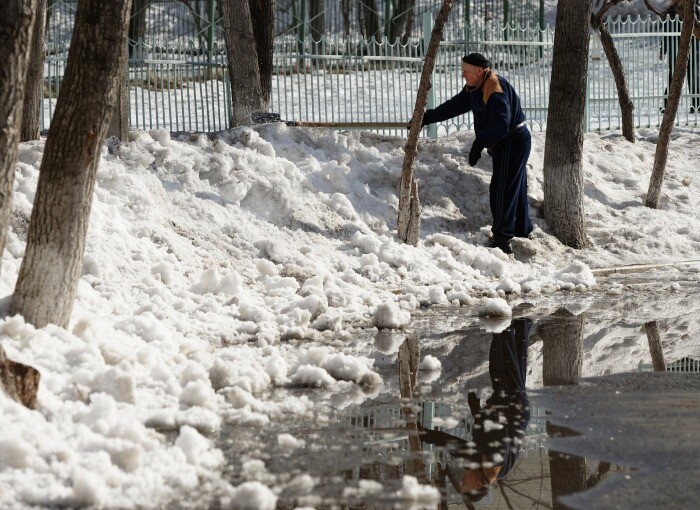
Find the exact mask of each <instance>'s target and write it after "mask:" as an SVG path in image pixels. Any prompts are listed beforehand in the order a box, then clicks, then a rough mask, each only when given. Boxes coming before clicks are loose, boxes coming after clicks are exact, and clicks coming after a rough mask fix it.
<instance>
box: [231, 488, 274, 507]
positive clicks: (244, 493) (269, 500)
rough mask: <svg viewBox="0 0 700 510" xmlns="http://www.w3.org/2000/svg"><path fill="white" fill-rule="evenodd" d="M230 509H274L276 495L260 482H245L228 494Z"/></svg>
mask: <svg viewBox="0 0 700 510" xmlns="http://www.w3.org/2000/svg"><path fill="white" fill-rule="evenodd" d="M229 498H230V502H229V505H228V508H230V509H231V510H275V507H276V505H277V496H275V494H274V493H273V492H272V491H271V490H270V489H269V488H268V487H267V486H266V485H263V484H262V483H260V482H245V483H242V484H241V485H239V486H238V487H236V488H235V489H233V491H231V494H230V496H229Z"/></svg>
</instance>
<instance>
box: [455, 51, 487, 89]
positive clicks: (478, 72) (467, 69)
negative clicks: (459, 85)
mask: <svg viewBox="0 0 700 510" xmlns="http://www.w3.org/2000/svg"><path fill="white" fill-rule="evenodd" d="M490 68H491V62H490V61H489V59H487V58H486V57H484V56H483V55H482V54H481V53H470V54H469V55H465V56H464V57H462V78H464V81H466V82H467V87H478V86H480V85H481V83H482V82H483V81H484V75H485V74H486V73H487V71H488V70H489V69H490Z"/></svg>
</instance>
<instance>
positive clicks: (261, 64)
mask: <svg viewBox="0 0 700 510" xmlns="http://www.w3.org/2000/svg"><path fill="white" fill-rule="evenodd" d="M249 5H250V17H251V24H252V25H253V35H254V36H255V49H256V51H257V52H258V68H259V70H260V89H261V93H262V98H263V100H264V101H265V107H264V109H263V110H261V111H267V110H268V109H269V104H270V98H271V97H272V70H273V67H274V66H273V57H274V51H273V50H274V37H275V0H249ZM322 30H323V29H322Z"/></svg>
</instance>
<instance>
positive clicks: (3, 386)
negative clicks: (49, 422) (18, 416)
mask: <svg viewBox="0 0 700 510" xmlns="http://www.w3.org/2000/svg"><path fill="white" fill-rule="evenodd" d="M40 379H41V375H40V374H39V372H38V371H37V370H36V369H35V368H32V367H30V366H28V365H24V364H22V363H17V362H16V361H12V360H10V359H7V356H6V355H5V351H4V350H3V348H2V345H0V391H2V392H4V393H5V394H6V395H7V396H8V397H10V398H11V399H12V400H16V401H17V402H19V403H21V404H22V405H24V406H26V407H28V408H30V409H34V407H36V394H37V392H38V391H39V380H40Z"/></svg>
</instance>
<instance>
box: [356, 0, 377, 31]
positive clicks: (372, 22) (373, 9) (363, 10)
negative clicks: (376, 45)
mask: <svg viewBox="0 0 700 510" xmlns="http://www.w3.org/2000/svg"><path fill="white" fill-rule="evenodd" d="M358 10H359V14H361V16H362V28H363V34H364V36H365V37H366V38H367V39H369V38H370V37H374V38H375V39H376V40H377V41H379V40H381V38H382V30H381V28H380V26H379V12H378V11H377V0H363V2H362V5H361V6H358Z"/></svg>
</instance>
